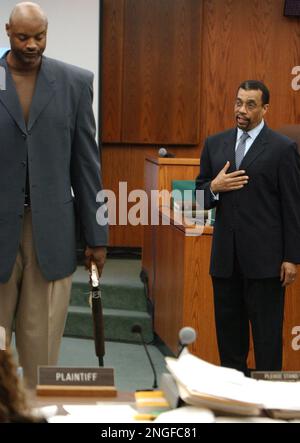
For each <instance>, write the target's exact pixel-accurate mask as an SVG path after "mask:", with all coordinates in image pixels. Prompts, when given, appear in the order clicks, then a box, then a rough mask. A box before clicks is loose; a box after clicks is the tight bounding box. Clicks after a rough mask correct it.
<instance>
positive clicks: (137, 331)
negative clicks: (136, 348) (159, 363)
mask: <svg viewBox="0 0 300 443" xmlns="http://www.w3.org/2000/svg"><path fill="white" fill-rule="evenodd" d="M131 332H133V333H134V334H139V335H140V337H141V342H142V344H143V346H144V349H145V351H146V354H147V357H148V360H149V362H150V365H151V368H152V372H153V375H154V380H153V389H156V388H157V374H156V370H155V367H154V364H153V361H152V358H151V356H150V354H149V351H148V348H147V345H146V342H145V340H144V336H143V331H142V327H141V325H133V326H132V328H131Z"/></svg>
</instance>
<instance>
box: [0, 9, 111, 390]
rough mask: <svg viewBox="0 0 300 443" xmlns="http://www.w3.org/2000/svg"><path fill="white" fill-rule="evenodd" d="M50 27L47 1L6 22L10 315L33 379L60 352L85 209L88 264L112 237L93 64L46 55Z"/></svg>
mask: <svg viewBox="0 0 300 443" xmlns="http://www.w3.org/2000/svg"><path fill="white" fill-rule="evenodd" d="M47 28H48V21H47V17H46V16H45V14H44V12H43V11H42V10H41V9H40V7H39V6H38V5H36V4H34V3H30V2H24V3H20V4H18V5H17V6H16V7H15V8H14V10H13V11H12V14H11V17H10V20H9V24H7V25H6V30H7V34H8V36H9V39H10V45H11V50H10V51H8V52H7V53H6V54H5V55H4V56H3V58H2V59H0V67H2V69H3V68H4V69H5V74H6V75H5V77H6V85H5V90H2V91H0V202H1V204H0V325H1V326H4V327H5V329H6V333H7V337H8V338H9V339H10V337H11V333H12V328H13V323H14V321H15V331H16V344H17V349H18V354H19V362H20V364H21V365H22V366H23V368H24V374H25V377H26V378H27V380H28V382H29V384H30V385H31V386H34V384H35V383H36V368H37V365H55V364H56V362H57V358H58V352H59V345H60V341H61V336H62V334H63V330H64V325H65V319H66V314H67V308H68V304H69V297H70V289H71V275H72V273H73V272H74V270H75V268H76V229H75V224H76V223H75V218H78V221H79V225H80V227H81V231H82V235H83V237H84V240H85V244H86V251H85V254H86V258H87V265H88V264H89V262H90V260H91V259H93V260H94V261H95V262H96V264H97V266H98V270H99V273H100V274H101V271H102V268H103V265H104V261H105V255H106V245H107V241H108V239H107V227H106V226H99V224H98V223H97V221H96V213H97V210H98V209H99V205H97V204H96V195H97V193H98V192H99V191H100V190H101V189H102V185H101V177H100V165H99V150H98V147H97V144H96V142H95V121H94V115H93V110H92V100H93V74H92V73H91V72H89V71H86V70H83V69H81V68H77V67H75V66H71V65H67V64H65V63H62V62H59V61H57V60H53V59H49V58H46V57H44V56H43V52H44V50H45V47H46V36H47ZM75 214H76V216H77V217H75ZM8 341H9V340H8Z"/></svg>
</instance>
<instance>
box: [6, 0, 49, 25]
mask: <svg viewBox="0 0 300 443" xmlns="http://www.w3.org/2000/svg"><path fill="white" fill-rule="evenodd" d="M25 21H31V22H37V21H40V22H43V23H44V25H46V26H47V25H48V19H47V16H46V14H45V13H44V11H43V10H42V8H41V7H40V5H38V4H37V3H32V2H21V3H18V4H17V5H16V6H15V7H14V9H13V10H12V12H11V14H10V17H9V25H10V26H13V25H15V24H18V23H19V22H22V23H23V22H25Z"/></svg>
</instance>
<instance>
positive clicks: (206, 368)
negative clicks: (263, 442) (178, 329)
mask: <svg viewBox="0 0 300 443" xmlns="http://www.w3.org/2000/svg"><path fill="white" fill-rule="evenodd" d="M166 363H167V367H168V369H169V371H170V372H171V374H172V376H173V377H174V379H175V380H176V382H177V385H178V390H179V394H180V397H181V398H182V400H183V401H184V402H185V403H187V404H190V405H194V406H201V407H206V408H209V409H211V410H213V411H216V412H218V413H220V412H221V413H224V412H225V413H229V414H234V415H245V416H259V415H262V414H265V413H266V414H267V415H268V416H270V417H277V418H285V419H288V418H297V417H300V383H299V382H295V383H289V382H272V381H261V380H254V379H250V378H248V377H245V376H244V374H243V373H242V372H239V371H236V370H234V369H228V368H222V367H220V366H215V365H212V364H210V363H207V362H205V361H204V360H201V359H199V358H197V357H195V356H193V355H191V354H188V353H187V354H184V355H182V356H181V357H180V358H179V359H174V358H170V357H167V358H166Z"/></svg>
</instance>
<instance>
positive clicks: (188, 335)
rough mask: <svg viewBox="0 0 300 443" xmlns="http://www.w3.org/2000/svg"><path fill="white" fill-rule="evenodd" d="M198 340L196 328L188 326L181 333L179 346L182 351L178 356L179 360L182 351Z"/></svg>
mask: <svg viewBox="0 0 300 443" xmlns="http://www.w3.org/2000/svg"><path fill="white" fill-rule="evenodd" d="M196 338H197V334H196V331H195V329H194V328H191V327H190V326H186V327H184V328H182V329H180V331H179V344H180V346H181V349H180V351H179V353H178V355H177V358H178V357H179V356H180V354H181V353H182V351H183V350H184V349H185V348H186V347H187V346H188V345H190V344H192V343H194V341H195V340H196Z"/></svg>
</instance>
